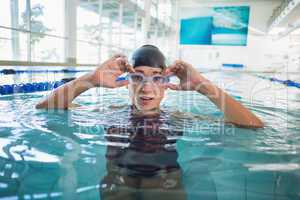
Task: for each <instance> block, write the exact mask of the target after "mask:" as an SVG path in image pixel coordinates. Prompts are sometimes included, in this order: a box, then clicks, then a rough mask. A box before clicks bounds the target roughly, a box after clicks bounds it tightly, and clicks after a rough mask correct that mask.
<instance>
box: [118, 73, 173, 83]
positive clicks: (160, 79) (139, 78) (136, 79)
mask: <svg viewBox="0 0 300 200" xmlns="http://www.w3.org/2000/svg"><path fill="white" fill-rule="evenodd" d="M123 80H128V81H129V82H130V83H134V84H142V83H145V82H151V83H154V84H165V83H168V82H170V77H169V76H162V75H153V76H145V75H144V74H142V73H129V74H127V75H126V76H125V77H119V78H118V79H117V80H116V81H123Z"/></svg>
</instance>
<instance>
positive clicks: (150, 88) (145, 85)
mask: <svg viewBox="0 0 300 200" xmlns="http://www.w3.org/2000/svg"><path fill="white" fill-rule="evenodd" d="M141 90H142V92H144V93H150V92H153V91H154V90H155V88H154V86H153V84H152V83H150V82H148V81H147V82H144V83H143V85H142V88H141Z"/></svg>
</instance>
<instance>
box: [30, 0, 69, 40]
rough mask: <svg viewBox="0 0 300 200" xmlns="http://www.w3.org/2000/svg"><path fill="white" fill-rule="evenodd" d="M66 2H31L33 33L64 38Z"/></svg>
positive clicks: (35, 0)
mask: <svg viewBox="0 0 300 200" xmlns="http://www.w3.org/2000/svg"><path fill="white" fill-rule="evenodd" d="M63 19H64V1H63V0H51V1H49V0H31V31H32V32H37V33H47V34H51V35H58V36H63V34H64V20H63Z"/></svg>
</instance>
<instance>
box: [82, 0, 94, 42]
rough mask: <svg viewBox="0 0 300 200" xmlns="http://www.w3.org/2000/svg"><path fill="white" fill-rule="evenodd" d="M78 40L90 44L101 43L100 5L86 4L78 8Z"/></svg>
mask: <svg viewBox="0 0 300 200" xmlns="http://www.w3.org/2000/svg"><path fill="white" fill-rule="evenodd" d="M77 38H78V39H79V40H85V41H89V42H96V43H98V42H99V15H98V5H97V4H95V3H90V4H89V3H88V2H84V4H83V5H80V6H79V7H78V8H77Z"/></svg>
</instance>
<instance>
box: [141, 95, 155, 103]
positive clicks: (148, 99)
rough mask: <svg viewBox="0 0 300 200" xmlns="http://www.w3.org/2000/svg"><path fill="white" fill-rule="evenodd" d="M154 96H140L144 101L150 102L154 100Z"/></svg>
mask: <svg viewBox="0 0 300 200" xmlns="http://www.w3.org/2000/svg"><path fill="white" fill-rule="evenodd" d="M153 99H154V98H153V97H147V96H141V97H140V100H141V101H142V102H145V103H146V102H150V101H152V100H153Z"/></svg>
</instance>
